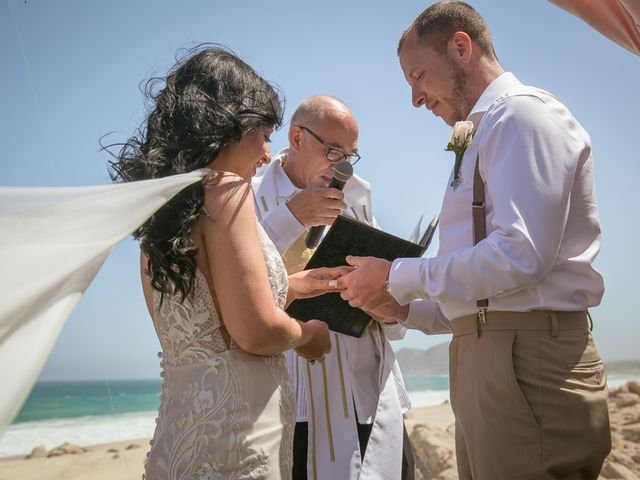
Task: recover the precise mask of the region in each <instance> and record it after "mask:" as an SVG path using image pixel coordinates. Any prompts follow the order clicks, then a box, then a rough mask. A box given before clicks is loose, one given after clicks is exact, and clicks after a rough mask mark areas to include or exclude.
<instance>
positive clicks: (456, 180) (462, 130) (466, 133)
mask: <svg viewBox="0 0 640 480" xmlns="http://www.w3.org/2000/svg"><path fill="white" fill-rule="evenodd" d="M472 139H473V122H469V121H465V122H456V123H455V125H454V126H453V131H452V132H451V138H450V139H449V143H448V144H447V148H445V151H446V152H453V153H455V155H456V162H455V164H454V166H453V181H452V182H451V188H453V190H454V191H455V189H456V188H458V186H459V185H460V184H461V183H462V175H460V165H461V164H462V157H463V156H464V152H465V150H466V149H467V147H468V146H469V144H470V143H471V140H472Z"/></svg>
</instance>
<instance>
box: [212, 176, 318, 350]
mask: <svg viewBox="0 0 640 480" xmlns="http://www.w3.org/2000/svg"><path fill="white" fill-rule="evenodd" d="M214 182H215V185H212V184H209V185H205V187H204V189H205V208H206V209H207V212H208V213H209V215H210V216H211V217H212V219H211V220H210V219H207V220H206V221H204V222H203V224H202V226H203V228H202V234H203V238H204V243H205V248H206V250H207V257H208V261H209V269H210V272H211V276H212V280H213V285H214V286H215V291H216V295H217V298H218V303H219V305H220V310H221V314H222V317H223V318H224V322H225V326H226V328H227V330H228V332H229V334H230V335H231V337H232V338H233V339H234V340H235V342H236V343H237V344H238V345H239V346H240V348H242V349H243V350H245V351H247V352H249V353H253V354H256V355H272V354H276V353H280V352H283V351H285V350H288V349H290V348H300V347H303V348H305V346H306V347H307V350H306V351H307V352H310V351H312V352H315V351H316V350H317V352H318V353H319V352H320V351H321V350H322V353H321V354H319V355H318V358H319V357H321V356H322V354H324V352H325V351H326V350H328V348H330V343H329V336H328V330H327V329H326V324H324V323H323V322H320V321H311V322H306V323H302V322H298V321H296V320H294V319H292V318H291V317H289V316H288V315H287V314H286V313H285V312H284V310H282V309H281V308H279V307H277V306H276V304H275V302H274V300H273V294H272V292H271V288H270V285H269V278H268V274H267V267H266V264H265V260H264V256H263V253H262V249H261V246H260V243H259V242H260V241H259V237H258V229H257V224H256V215H255V211H254V204H253V197H252V195H251V187H250V185H249V184H248V183H247V182H246V181H244V180H243V179H242V178H241V177H238V176H236V175H233V174H220V175H219V176H218V177H217V178H216V180H215V181H214ZM309 356H310V357H313V354H311V355H309Z"/></svg>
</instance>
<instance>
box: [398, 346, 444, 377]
mask: <svg viewBox="0 0 640 480" xmlns="http://www.w3.org/2000/svg"><path fill="white" fill-rule="evenodd" d="M396 357H397V358H398V363H399V364H400V369H401V370H402V373H403V374H404V375H447V374H448V373H449V343H448V342H447V343H441V344H440V345H436V346H435V347H431V348H429V349H428V350H421V349H417V348H401V349H400V350H398V351H397V352H396Z"/></svg>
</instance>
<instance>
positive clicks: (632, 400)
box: [615, 393, 640, 408]
mask: <svg viewBox="0 0 640 480" xmlns="http://www.w3.org/2000/svg"><path fill="white" fill-rule="evenodd" d="M636 403H640V397H638V395H636V394H635V393H618V395H616V396H615V404H616V406H617V407H618V408H622V407H628V406H630V405H635V404H636Z"/></svg>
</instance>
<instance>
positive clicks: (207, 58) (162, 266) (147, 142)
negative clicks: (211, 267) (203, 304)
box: [109, 46, 282, 298]
mask: <svg viewBox="0 0 640 480" xmlns="http://www.w3.org/2000/svg"><path fill="white" fill-rule="evenodd" d="M145 96H146V98H147V99H148V101H149V103H150V113H149V115H148V118H147V120H146V128H144V126H142V127H140V128H139V129H138V131H137V132H136V133H135V134H134V136H132V137H131V138H130V139H129V140H128V141H127V142H125V143H124V144H120V147H121V149H120V151H119V153H118V154H117V155H115V157H116V158H115V160H113V161H111V162H109V163H110V167H111V172H110V174H111V178H112V180H114V181H120V182H130V181H135V180H146V179H151V178H160V177H166V176H169V175H176V174H179V173H187V172H191V171H193V170H196V169H199V168H204V167H205V166H207V165H208V164H209V163H211V161H215V159H216V157H217V156H218V154H219V153H220V151H221V150H222V149H223V148H224V147H225V146H226V145H228V144H229V143H231V142H237V141H239V140H240V138H241V137H242V136H243V135H245V134H247V133H249V132H252V131H255V130H257V129H260V128H264V127H274V128H278V127H280V126H281V124H282V104H281V100H280V98H279V96H278V94H277V93H276V91H275V90H274V88H273V87H272V86H271V85H269V83H268V82H267V81H265V80H264V79H263V78H261V77H260V76H259V75H258V74H257V73H256V72H255V71H254V70H253V69H252V68H251V67H250V66H249V65H247V64H246V63H244V62H243V61H242V60H240V59H239V58H238V57H237V56H236V55H234V54H233V53H232V52H230V51H228V50H227V49H225V48H222V47H218V46H215V47H210V46H209V47H206V48H205V47H202V46H200V47H196V48H194V49H191V50H188V51H187V55H186V56H184V58H183V59H181V60H180V59H179V60H178V61H177V63H176V65H175V66H174V67H173V68H172V69H171V71H170V72H169V74H168V75H167V77H166V78H152V79H151V80H149V81H148V82H147V83H146V87H145ZM214 165H215V162H214ZM203 204H204V190H203V187H202V183H201V182H197V183H196V184H194V185H191V186H189V187H187V188H185V189H184V190H182V191H181V192H180V193H178V194H177V195H176V196H175V197H173V198H172V199H171V200H170V201H169V202H168V203H167V204H165V205H164V206H163V207H162V208H160V209H159V210H158V211H157V212H156V213H155V214H154V215H153V216H152V217H151V218H149V219H148V220H147V221H146V222H145V223H144V224H143V225H142V226H141V227H140V228H138V229H137V230H136V231H135V232H134V237H135V238H136V239H139V240H140V246H141V248H142V251H143V252H144V253H145V254H146V255H147V256H148V258H149V262H148V265H147V268H148V271H149V274H150V276H151V279H152V285H153V288H155V289H156V290H158V291H160V292H162V293H169V292H174V291H175V292H178V293H180V294H181V295H182V297H183V298H185V297H186V296H187V295H188V294H189V293H190V292H191V290H192V289H193V285H194V279H195V273H196V263H195V255H196V252H197V248H196V247H195V245H194V243H193V241H192V240H191V228H192V225H193V222H194V221H195V220H196V219H197V218H198V217H199V216H200V215H201V214H202V207H203Z"/></svg>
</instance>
